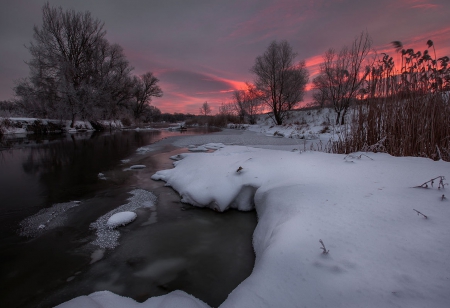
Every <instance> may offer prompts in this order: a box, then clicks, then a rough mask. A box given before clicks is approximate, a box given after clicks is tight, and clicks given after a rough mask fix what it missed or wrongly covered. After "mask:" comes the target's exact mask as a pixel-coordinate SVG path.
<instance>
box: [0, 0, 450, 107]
mask: <svg viewBox="0 0 450 308" xmlns="http://www.w3.org/2000/svg"><path fill="white" fill-rule="evenodd" d="M45 2H46V1H44V0H15V1H2V8H1V10H0V33H1V41H0V100H7V99H13V98H14V91H13V87H14V81H15V80H18V79H20V78H23V77H27V76H28V67H27V65H26V64H25V61H27V60H28V59H29V53H28V51H27V49H26V48H25V47H24V46H25V45H28V44H29V43H30V42H31V41H32V34H33V31H32V30H33V25H38V26H39V25H40V24H41V18H42V17H41V8H42V6H43V4H44V3H45ZM48 2H49V3H50V4H51V5H54V6H61V7H63V9H75V10H76V11H86V10H87V11H90V12H91V13H92V15H93V16H94V17H96V18H98V19H100V20H101V21H103V22H104V23H105V30H106V31H107V38H108V40H109V41H110V42H111V43H117V44H119V45H121V46H122V47H123V48H124V51H125V54H126V56H127V58H128V60H129V61H130V63H131V65H132V66H133V67H134V74H142V73H145V72H148V71H151V72H153V73H154V74H155V75H156V77H157V78H158V79H159V80H160V83H159V84H160V86H161V88H162V90H163V91H164V96H163V97H161V98H156V99H154V100H153V101H152V104H153V105H155V106H156V107H158V108H159V109H160V110H161V111H162V112H171V113H172V112H183V113H187V112H189V113H195V114H197V113H198V112H199V108H200V106H201V104H202V103H203V102H205V101H207V102H208V103H209V104H210V105H211V106H212V111H213V113H216V112H218V107H219V106H220V104H221V103H226V102H229V101H230V100H231V93H232V92H233V91H234V90H236V89H243V88H244V87H245V82H252V81H253V78H254V76H252V74H251V73H250V68H251V67H252V65H253V63H254V61H255V58H256V57H257V56H258V55H261V54H262V53H263V52H264V51H265V49H266V48H267V46H268V45H269V44H270V42H272V41H273V40H278V41H280V40H287V41H288V42H289V43H290V44H291V46H292V47H293V49H294V51H295V52H297V54H298V55H297V58H296V60H298V61H301V60H305V61H306V64H307V67H308V69H309V71H310V75H311V79H312V78H313V77H314V76H315V75H316V74H317V72H318V70H319V65H320V63H321V61H322V55H323V54H324V53H325V52H326V51H327V50H328V49H329V48H334V49H340V48H341V47H342V46H344V45H348V44H351V42H352V41H353V40H354V39H355V37H356V36H358V35H359V34H360V33H361V32H362V31H367V32H368V33H369V34H370V36H371V38H372V40H373V46H374V48H375V50H376V51H377V52H378V53H381V52H387V53H389V54H390V55H391V56H393V57H394V59H397V57H398V56H397V55H396V53H395V50H394V48H393V47H392V45H391V42H392V41H401V42H402V43H403V44H404V46H405V47H406V48H413V49H415V50H421V51H423V50H425V49H426V48H427V45H426V41H427V40H429V39H431V40H433V42H434V44H435V47H436V52H437V56H438V57H442V56H445V55H450V1H448V0H377V1H366V0H334V1H333V0H329V1H325V0H323V1H320V0H319V1H307V0H296V1H295V0H285V1H267V0H262V1H260V0H258V1H257V0H250V1H233V0H228V1H225V0H224V1H213V0H192V1H191V0H178V1H170V0H165V1H157V0H147V1H146V0H128V1H119V0H95V1H94V0H89V1H88V0H78V1H71V0H60V1H57V0H53V1H48ZM308 97H309V96H308V95H307V97H306V100H308Z"/></svg>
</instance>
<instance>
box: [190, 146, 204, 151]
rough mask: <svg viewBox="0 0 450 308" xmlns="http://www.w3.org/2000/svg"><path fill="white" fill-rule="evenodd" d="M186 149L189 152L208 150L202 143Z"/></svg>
mask: <svg viewBox="0 0 450 308" xmlns="http://www.w3.org/2000/svg"><path fill="white" fill-rule="evenodd" d="M188 149H189V151H191V152H207V151H208V149H207V148H206V147H204V146H202V145H201V146H198V147H189V148H188Z"/></svg>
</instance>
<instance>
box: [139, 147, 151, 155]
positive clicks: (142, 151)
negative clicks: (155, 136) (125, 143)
mask: <svg viewBox="0 0 450 308" xmlns="http://www.w3.org/2000/svg"><path fill="white" fill-rule="evenodd" d="M154 150H155V149H154V148H151V147H148V146H146V147H140V148H138V149H137V150H136V152H138V154H145V153H148V152H151V151H154Z"/></svg>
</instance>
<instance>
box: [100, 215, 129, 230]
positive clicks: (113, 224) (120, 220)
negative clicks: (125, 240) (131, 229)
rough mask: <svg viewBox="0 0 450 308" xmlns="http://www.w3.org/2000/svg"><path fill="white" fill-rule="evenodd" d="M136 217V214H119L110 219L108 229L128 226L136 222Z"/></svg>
mask: <svg viewBox="0 0 450 308" xmlns="http://www.w3.org/2000/svg"><path fill="white" fill-rule="evenodd" d="M136 217H137V214H136V213H135V212H119V213H116V214H114V215H112V216H111V217H109V219H108V221H107V222H106V224H107V225H108V227H110V228H113V229H114V228H117V227H120V226H125V225H128V224H129V223H130V222H132V221H133V220H135V219H136Z"/></svg>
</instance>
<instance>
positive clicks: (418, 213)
mask: <svg viewBox="0 0 450 308" xmlns="http://www.w3.org/2000/svg"><path fill="white" fill-rule="evenodd" d="M413 210H414V209H413ZM414 211H416V212H417V216H420V215H422V216H423V217H425V219H428V216H427V215H425V214H423V213H421V212H419V211H418V210H414Z"/></svg>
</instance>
